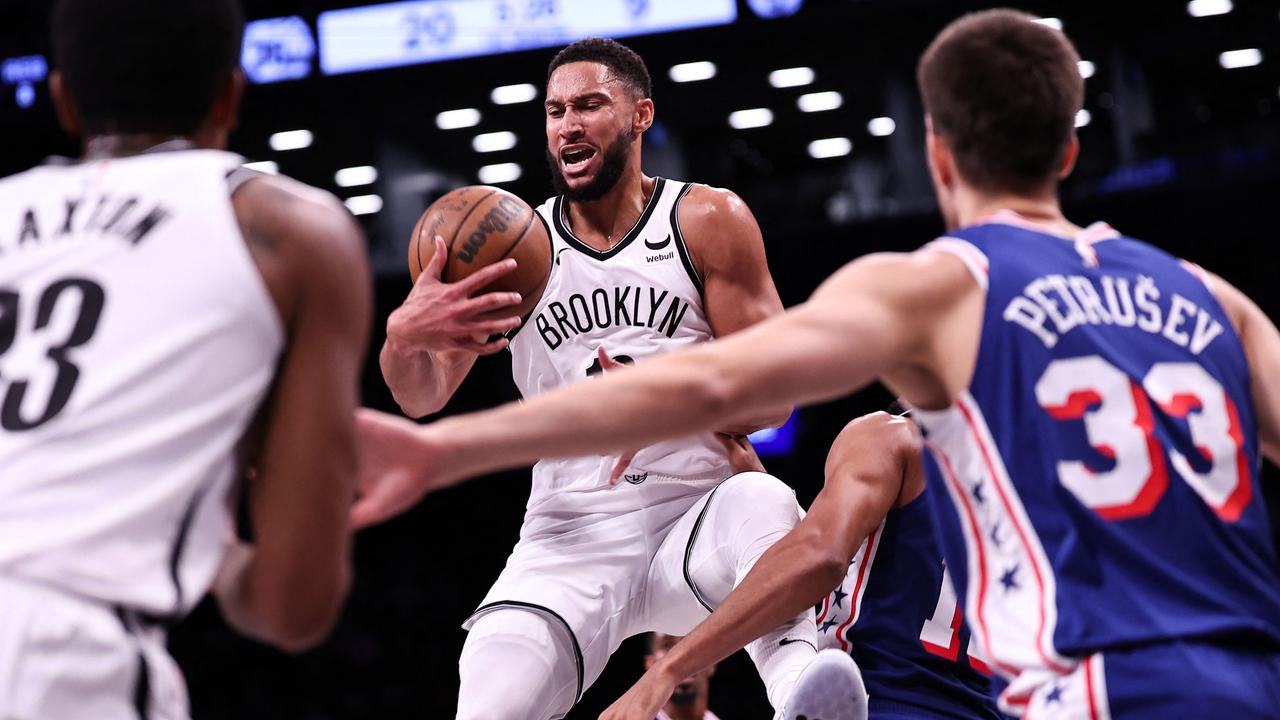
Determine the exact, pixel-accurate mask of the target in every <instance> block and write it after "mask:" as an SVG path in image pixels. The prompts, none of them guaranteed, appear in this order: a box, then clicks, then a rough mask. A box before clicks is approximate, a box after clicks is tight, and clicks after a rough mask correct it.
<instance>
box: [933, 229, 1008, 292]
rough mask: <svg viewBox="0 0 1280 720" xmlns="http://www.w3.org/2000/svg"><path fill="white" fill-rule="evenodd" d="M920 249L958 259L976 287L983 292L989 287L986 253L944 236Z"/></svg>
mask: <svg viewBox="0 0 1280 720" xmlns="http://www.w3.org/2000/svg"><path fill="white" fill-rule="evenodd" d="M920 249H921V250H927V251H936V252H944V253H947V254H948V255H951V256H953V257H955V258H957V259H959V260H960V262H962V263H964V266H965V267H966V268H968V270H969V274H970V275H972V276H973V280H974V282H976V283H978V287H980V288H982V291H983V292H986V291H987V289H988V288H989V287H990V284H991V282H990V273H991V262H990V261H989V260H988V259H987V255H986V253H984V252H982V251H981V250H979V249H978V247H977V246H976V245H974V244H973V243H971V242H969V241H968V240H962V239H960V238H956V237H948V236H945V235H944V236H943V237H940V238H938V239H937V240H934V241H932V242H930V243H927V244H925V246H924V247H922V248H920Z"/></svg>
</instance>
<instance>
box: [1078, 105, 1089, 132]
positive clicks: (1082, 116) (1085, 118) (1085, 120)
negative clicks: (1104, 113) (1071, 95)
mask: <svg viewBox="0 0 1280 720" xmlns="http://www.w3.org/2000/svg"><path fill="white" fill-rule="evenodd" d="M1092 120H1093V114H1092V113H1090V112H1089V111H1088V110H1085V109H1084V108H1080V111H1079V112H1077V113H1076V127H1078V128H1082V127H1084V126H1085V125H1088V124H1089V123H1090V122H1091V121H1092Z"/></svg>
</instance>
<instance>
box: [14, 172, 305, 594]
mask: <svg viewBox="0 0 1280 720" xmlns="http://www.w3.org/2000/svg"><path fill="white" fill-rule="evenodd" d="M240 162H241V159H240V158H239V157H236V156H234V155H231V154H229V153H223V152H214V151H204V150H181V151H169V152H152V153H145V154H142V155H137V156H133V157H128V158H122V159H112V160H102V161H93V162H85V163H82V164H73V165H63V166H54V165H47V166H43V167H38V168H35V169H33V170H30V171H27V172H25V173H22V174H19V175H15V176H12V177H9V178H6V179H3V180H0V421H2V422H0V425H2V428H0V573H3V574H4V575H7V576H10V577H17V578H23V579H26V580H31V581H34V582H39V583H44V584H48V585H52V586H56V587H58V588H61V589H63V590H66V591H69V592H73V593H77V594H80V595H83V596H88V597H91V598H96V599H100V600H103V601H106V602H110V603H117V604H121V605H125V606H128V607H132V608H136V609H139V610H142V611H144V612H150V613H154V614H160V615H170V614H181V613H183V612H185V611H187V610H189V609H190V607H191V606H192V605H194V604H195V602H196V601H197V600H199V599H200V597H201V596H202V595H204V593H205V591H206V590H207V588H208V587H209V585H210V583H211V582H212V579H213V576H214V573H215V571H216V570H217V567H218V565H219V563H220V561H221V558H222V555H223V551H224V547H225V545H226V543H227V541H228V540H229V539H230V538H231V536H232V530H233V527H232V516H231V513H230V510H229V507H228V505H229V494H230V493H229V490H230V484H231V480H232V476H233V469H234V464H235V458H234V457H233V455H234V451H235V446H236V444H237V442H238V441H239V440H240V438H241V436H242V435H243V434H244V432H245V428H246V426H247V424H248V423H249V421H250V419H251V417H252V415H253V414H254V412H255V410H256V409H257V407H258V405H259V403H260V402H261V401H262V398H263V396H264V394H265V393H266V391H267V389H268V387H269V385H270V383H271V380H272V377H273V374H274V370H275V366H276V361H277V358H278V356H279V354H280V352H281V349H282V347H283V343H284V334H283V328H282V325H281V322H280V319H279V317H278V314H277V311H276V309H275V306H274V304H273V302H272V300H271V297H270V294H269V292H268V290H267V288H266V285H265V284H264V282H263V280H262V278H261V276H260V275H259V273H258V269H257V267H256V266H255V264H254V263H253V260H252V258H251V257H250V255H249V253H248V249H247V248H246V247H245V244H244V239H243V238H242V236H241V234H240V230H239V227H238V225H237V223H236V218H235V215H234V213H233V210H232V207H231V202H230V191H229V188H228V183H227V176H228V173H229V172H231V171H232V170H234V169H235V168H236V167H238V165H239V164H240Z"/></svg>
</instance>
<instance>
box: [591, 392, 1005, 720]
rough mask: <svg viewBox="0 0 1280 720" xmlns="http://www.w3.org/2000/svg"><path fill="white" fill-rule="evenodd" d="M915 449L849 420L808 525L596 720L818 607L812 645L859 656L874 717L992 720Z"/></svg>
mask: <svg viewBox="0 0 1280 720" xmlns="http://www.w3.org/2000/svg"><path fill="white" fill-rule="evenodd" d="M747 447H749V446H747V444H746V443H742V446H741V448H740V449H741V451H743V452H745V451H746V448H747ZM921 450H922V443H921V438H920V433H919V431H918V430H917V429H916V427H915V424H914V423H912V422H911V421H910V420H908V419H906V418H905V417H896V416H893V415H889V414H888V413H875V414H873V415H868V416H866V417H862V418H859V419H857V420H854V421H853V422H851V423H849V424H848V425H847V426H846V427H845V428H844V430H843V431H842V432H841V433H840V435H839V437H837V438H836V441H835V443H834V444H833V445H832V446H831V452H830V454H829V455H828V457H827V466H826V483H825V485H824V487H823V489H822V492H820V493H819V494H818V497H817V498H816V499H814V501H813V505H812V506H811V507H810V508H809V512H808V514H807V515H805V517H804V519H803V520H801V521H800V523H799V524H798V525H796V527H795V529H794V530H792V531H791V532H790V533H788V534H787V535H786V537H784V538H782V539H781V540H779V541H778V542H777V543H776V544H775V545H774V546H773V547H771V548H769V550H768V552H766V553H765V554H764V555H763V556H762V557H761V558H760V560H759V562H757V563H756V565H755V568H754V569H752V571H751V573H750V574H749V575H747V578H746V579H745V580H744V581H743V582H742V584H741V585H739V586H738V587H737V588H736V589H735V590H734V591H733V593H732V594H730V595H729V598H728V599H727V600H725V602H724V603H723V604H721V605H720V606H719V607H718V608H716V611H715V612H714V613H712V615H711V617H709V618H708V619H707V620H706V621H705V622H703V623H702V624H701V625H699V626H698V628H697V629H695V630H694V631H693V632H691V633H690V634H689V635H688V636H687V637H685V638H684V639H682V640H681V641H680V643H679V644H677V645H674V646H673V647H671V648H668V649H667V650H666V652H664V653H663V654H662V655H661V656H660V657H658V658H657V659H655V661H654V662H653V663H651V664H650V665H649V667H648V669H647V672H646V673H645V675H644V677H643V678H641V679H640V680H639V681H638V682H637V683H636V684H635V686H634V687H633V688H631V690H629V691H628V692H627V694H626V695H624V696H623V697H622V698H621V699H619V700H618V701H617V702H616V703H614V704H613V705H612V706H610V708H609V709H608V710H607V711H606V712H605V713H604V714H603V715H601V720H647V718H650V717H652V716H653V712H654V709H655V708H657V707H658V706H660V705H661V704H662V703H663V702H664V701H665V700H666V698H667V696H669V695H671V694H672V692H673V689H674V688H675V687H676V686H677V683H679V682H680V681H681V679H682V678H686V677H690V676H694V675H696V674H697V673H698V672H700V671H701V670H702V669H704V668H706V667H708V666H713V665H712V664H713V663H715V662H717V661H719V660H721V659H722V658H724V657H726V656H727V655H729V654H730V653H732V652H734V651H736V650H737V649H738V648H739V647H741V646H742V644H743V643H745V642H747V641H748V640H750V639H753V638H755V637H757V636H758V635H760V634H761V633H763V632H764V631H765V630H767V629H768V628H770V627H773V626H775V625H777V624H778V622H780V620H781V618H786V617H789V616H791V615H792V614H794V613H795V612H796V610H797V609H798V608H803V607H810V606H813V605H814V604H815V603H817V606H818V618H817V622H818V643H819V647H822V648H831V649H833V650H834V651H838V652H844V653H849V654H850V655H852V657H853V658H854V659H855V660H856V661H857V666H858V668H859V669H860V670H861V674H862V678H863V680H864V682H865V685H866V691H867V694H868V695H869V696H870V698H869V700H868V702H867V717H869V718H870V719H871V720H898V719H902V720H907V719H909V718H920V717H947V718H973V719H974V720H978V719H982V720H998V719H999V718H1000V717H1001V716H1000V713H999V711H997V710H996V706H995V702H994V701H993V700H992V699H991V697H990V682H989V680H988V676H989V675H990V671H989V670H988V669H987V666H986V663H984V662H983V661H982V659H981V658H980V657H979V655H978V654H977V653H975V652H974V647H973V641H972V639H971V636H970V633H969V629H968V627H967V626H966V625H965V624H963V623H962V622H961V619H960V607H959V605H958V604H957V601H956V593H955V590H954V589H953V587H952V584H951V581H950V579H949V578H948V577H947V572H946V569H945V565H944V564H943V562H942V554H941V552H940V551H939V549H938V545H937V542H936V539H935V537H934V532H933V525H932V518H931V517H930V515H929V508H928V506H927V501H926V499H925V497H924V495H925V472H924V466H923V462H922V453H921ZM737 460H738V461H739V462H742V463H743V464H747V463H750V462H752V461H753V460H754V456H745V455H744V456H743V457H742V458H738V459H737ZM819 717H820V716H819Z"/></svg>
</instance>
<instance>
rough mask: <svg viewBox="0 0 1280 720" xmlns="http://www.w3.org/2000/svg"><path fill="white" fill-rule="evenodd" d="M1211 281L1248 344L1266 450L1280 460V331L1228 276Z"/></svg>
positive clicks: (1256, 408) (1241, 339) (1232, 322)
mask: <svg viewBox="0 0 1280 720" xmlns="http://www.w3.org/2000/svg"><path fill="white" fill-rule="evenodd" d="M1209 284H1210V287H1211V288H1212V289H1213V294H1214V295H1215V296H1217V298H1218V301H1219V302H1220V303H1222V307H1223V309H1224V310H1226V312H1227V316H1228V317H1229V318H1230V319H1231V324H1232V325H1233V326H1234V327H1235V330H1236V334H1237V335H1238V336H1239V338H1240V342H1241V344H1243V345H1244V354H1245V359H1246V360H1248V362H1249V376H1250V382H1251V385H1252V387H1251V388H1250V389H1251V391H1252V395H1253V402H1254V410H1255V412H1256V413H1257V416H1258V431H1259V436H1260V439H1261V441H1262V452H1263V454H1264V455H1265V456H1266V457H1267V459H1268V460H1270V461H1271V462H1272V463H1275V464H1280V332H1277V331H1276V326H1275V325H1274V324H1273V323H1272V322H1271V319H1270V318H1268V317H1267V315H1266V313H1264V312H1263V311H1262V309H1261V308H1259V307H1258V306H1257V305H1256V304H1254V302H1253V301H1252V300H1250V299H1249V298H1248V296H1246V295H1245V294H1244V293H1242V292H1240V291H1239V290H1237V289H1236V288H1235V287H1233V286H1232V285H1231V284H1230V283H1228V282H1227V281H1226V280H1223V279H1222V278H1220V277H1218V276H1216V275H1212V274H1210V275H1209Z"/></svg>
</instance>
